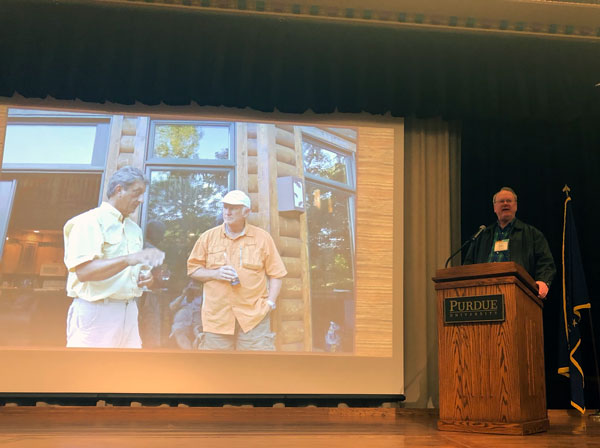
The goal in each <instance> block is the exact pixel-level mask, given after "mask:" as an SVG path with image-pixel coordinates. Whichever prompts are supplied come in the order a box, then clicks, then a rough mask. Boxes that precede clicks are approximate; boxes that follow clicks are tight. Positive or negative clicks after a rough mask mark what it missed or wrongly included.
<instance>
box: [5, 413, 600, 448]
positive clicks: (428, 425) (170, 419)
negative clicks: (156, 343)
mask: <svg viewBox="0 0 600 448" xmlns="http://www.w3.org/2000/svg"><path fill="white" fill-rule="evenodd" d="M549 418H550V430H549V432H547V433H542V434H535V435H530V436H502V435H483V434H467V433H456V432H441V431H438V430H437V429H436V419H437V415H436V414H435V412H432V411H431V410H410V409H394V408H339V407H338V408H313V407H307V408H291V407H287V408H260V407H256V408H245V407H241V408H239V407H223V408H184V407H67V406H43V407H33V406H32V407H28V406H18V407H10V406H6V407H0V447H11V448H12V447H15V448H17V447H18V448H41V447H61V448H71V447H73V448H75V447H76V448H92V447H103V448H118V447H139V448H142V447H144V448H155V447H161V448H163V447H167V448H171V447H182V448H188V447H189V448H191V447H194V448H198V447H201V448H204V447H216V448H221V447H223V448H224V447H245V448H254V447H267V448H279V447H282V448H287V447H308V448H320V447H327V448H338V447H344V448H352V447H383V448H386V447H395V448H398V447H445V448H449V447H457V448H475V447H477V448H494V447H528V448H536V447H552V448H555V447H556V448H564V447H572V448H583V447H600V423H594V422H592V421H590V419H588V418H587V416H585V417H580V416H579V415H578V414H577V413H575V412H571V411H564V410H550V411H549Z"/></svg>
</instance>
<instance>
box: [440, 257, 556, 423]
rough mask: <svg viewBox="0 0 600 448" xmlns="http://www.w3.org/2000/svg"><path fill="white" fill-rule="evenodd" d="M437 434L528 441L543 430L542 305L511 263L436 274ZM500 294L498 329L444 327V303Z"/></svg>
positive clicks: (486, 326) (531, 283) (485, 324)
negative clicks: (506, 436) (525, 437)
mask: <svg viewBox="0 0 600 448" xmlns="http://www.w3.org/2000/svg"><path fill="white" fill-rule="evenodd" d="M434 281H435V283H436V285H435V287H436V290H437V295H438V313H439V314H438V316H439V317H438V336H439V378H440V380H439V381H440V419H439V422H438V428H439V429H442V430H453V431H467V432H487V433H500V434H530V433H534V432H540V431H545V430H547V428H548V417H547V410H546V391H545V379H544V348H543V346H544V341H543V322H542V304H541V301H540V300H539V299H538V298H537V297H536V285H535V282H534V281H533V280H532V279H531V277H530V276H529V275H528V274H527V272H525V270H524V269H523V268H522V267H520V266H519V265H516V264H515V263H512V262H509V263H493V264H480V265H471V266H461V267H457V268H450V269H442V270H439V271H438V272H437V274H436V277H435V278H434ZM493 294H502V295H503V296H504V303H505V320H504V321H503V322H476V323H453V324H445V323H444V299H447V298H451V297H468V296H484V295H493Z"/></svg>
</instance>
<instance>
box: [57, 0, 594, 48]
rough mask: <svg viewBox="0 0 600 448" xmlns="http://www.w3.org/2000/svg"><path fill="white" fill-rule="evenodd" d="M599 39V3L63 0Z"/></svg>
mask: <svg viewBox="0 0 600 448" xmlns="http://www.w3.org/2000/svg"><path fill="white" fill-rule="evenodd" d="M66 1H67V2H68V1H71V2H73V1H81V2H85V1H87V2H101V3H115V4H119V3H120V4H125V3H126V4H130V5H131V4H139V5H140V6H142V5H143V6H144V7H152V6H155V7H156V6H158V7H170V8H191V9H205V10H214V11H220V12H223V11H225V12H229V13H238V14H239V13H241V14H262V15H273V14H276V15H285V16H295V17H300V18H302V17H304V18H310V19H317V20H319V19H321V20H336V21H355V22H356V21H358V22H368V23H370V24H375V23H377V24H381V25H388V26H390V25H391V26H404V27H420V28H432V27H433V28H446V29H457V30H460V31H464V30H471V31H480V32H485V31H488V32H501V33H521V34H530V33H533V34H540V35H546V36H555V37H556V36H558V37H561V38H580V39H581V38H584V39H600V0H566V1H559V0H462V1H459V0H376V1H375V0H344V1H343V2H341V1H340V0H66Z"/></svg>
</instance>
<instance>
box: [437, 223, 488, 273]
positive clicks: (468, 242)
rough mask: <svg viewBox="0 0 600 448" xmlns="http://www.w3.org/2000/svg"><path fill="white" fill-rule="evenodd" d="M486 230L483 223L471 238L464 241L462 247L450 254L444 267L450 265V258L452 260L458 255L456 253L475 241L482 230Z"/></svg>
mask: <svg viewBox="0 0 600 448" xmlns="http://www.w3.org/2000/svg"><path fill="white" fill-rule="evenodd" d="M484 230H485V226H484V225H483V224H482V225H480V226H479V229H478V230H477V232H475V233H474V234H473V236H472V237H471V238H469V239H468V240H467V241H465V242H464V243H463V245H462V246H460V248H459V249H458V250H457V251H456V252H454V253H453V254H452V255H450V256H449V257H448V259H447V260H446V264H445V265H444V268H447V267H448V263H450V260H452V259H453V258H454V257H455V256H456V254H458V253H460V252H462V250H463V249H464V248H465V246H467V245H468V244H471V243H472V242H473V241H475V240H476V239H477V238H479V235H481V232H483V231H484Z"/></svg>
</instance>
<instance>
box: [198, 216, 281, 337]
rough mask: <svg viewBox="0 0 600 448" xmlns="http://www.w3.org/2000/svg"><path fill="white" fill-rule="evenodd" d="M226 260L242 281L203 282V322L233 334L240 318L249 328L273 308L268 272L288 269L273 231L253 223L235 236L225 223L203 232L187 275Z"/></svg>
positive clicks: (274, 273)
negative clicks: (232, 236) (234, 285)
mask: <svg viewBox="0 0 600 448" xmlns="http://www.w3.org/2000/svg"><path fill="white" fill-rule="evenodd" d="M226 264H228V265H231V266H233V267H234V268H235V269H236V271H237V273H238V276H239V279H240V285H239V286H237V287H233V286H231V284H230V283H229V282H225V281H221V280H210V281H207V282H206V283H204V292H203V295H204V304H203V305H202V325H203V328H204V331H207V332H209V333H218V334H234V332H235V321H236V319H237V321H238V322H239V324H240V327H241V328H242V330H243V331H244V332H247V331H249V330H251V329H252V328H254V327H255V326H256V325H257V324H258V323H259V322H260V321H261V320H262V319H263V318H264V317H265V316H266V315H267V313H268V312H269V311H270V309H271V308H270V307H269V305H268V304H267V303H266V297H267V276H268V277H273V278H282V277H285V275H286V274H287V271H286V269H285V266H284V264H283V261H282V260H281V257H280V256H279V252H278V251H277V248H276V247H275V242H274V241H273V238H271V235H269V234H268V233H267V232H265V231H264V230H263V229H261V228H259V227H256V226H253V225H250V224H246V227H245V230H244V233H243V234H242V235H239V236H237V237H236V238H235V239H232V238H231V237H229V236H228V235H227V233H226V232H225V226H224V225H220V226H217V227H214V228H212V229H210V230H208V231H206V232H204V233H203V234H202V235H200V238H198V241H196V245H195V246H194V248H193V249H192V253H191V254H190V257H189V258H188V264H187V267H188V275H191V274H193V273H194V271H195V270H196V269H198V268H200V267H202V268H206V269H218V268H219V267H221V266H224V265H226Z"/></svg>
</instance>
